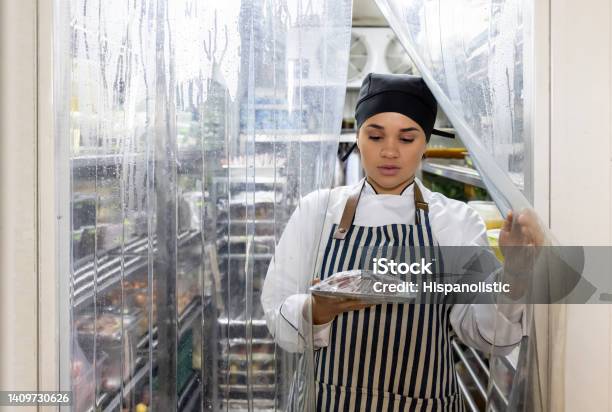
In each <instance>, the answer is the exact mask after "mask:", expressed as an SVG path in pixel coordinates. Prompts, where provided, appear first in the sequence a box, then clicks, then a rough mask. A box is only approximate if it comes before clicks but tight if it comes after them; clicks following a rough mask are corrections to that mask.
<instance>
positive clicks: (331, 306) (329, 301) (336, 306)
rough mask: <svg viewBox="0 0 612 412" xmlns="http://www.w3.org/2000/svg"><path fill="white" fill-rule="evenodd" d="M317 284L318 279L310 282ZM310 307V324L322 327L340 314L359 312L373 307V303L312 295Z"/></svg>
mask: <svg viewBox="0 0 612 412" xmlns="http://www.w3.org/2000/svg"><path fill="white" fill-rule="evenodd" d="M319 282H320V280H319V279H315V280H313V281H312V284H313V285H316V284H317V283H319ZM311 305H312V323H313V324H315V325H322V324H324V323H328V322H331V321H332V320H334V318H335V317H336V316H338V315H339V314H341V313H342V312H350V311H353V310H361V309H364V308H367V307H370V306H374V304H373V303H367V302H364V301H362V300H360V299H348V298H333V297H327V296H317V295H312V297H311Z"/></svg>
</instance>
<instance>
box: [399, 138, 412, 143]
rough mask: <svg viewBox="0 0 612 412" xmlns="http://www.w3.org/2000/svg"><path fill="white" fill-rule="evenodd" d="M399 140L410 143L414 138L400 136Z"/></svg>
mask: <svg viewBox="0 0 612 412" xmlns="http://www.w3.org/2000/svg"><path fill="white" fill-rule="evenodd" d="M400 140H401V141H402V142H404V143H412V142H414V140H415V139H414V138H408V137H402V138H401V139H400Z"/></svg>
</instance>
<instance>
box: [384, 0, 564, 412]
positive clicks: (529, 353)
mask: <svg viewBox="0 0 612 412" xmlns="http://www.w3.org/2000/svg"><path fill="white" fill-rule="evenodd" d="M377 4H378V6H379V8H380V9H381V11H382V13H383V15H384V16H385V17H386V19H387V21H388V22H389V25H390V26H391V27H392V28H393V30H394V31H395V33H396V35H397V36H398V38H399V40H400V41H401V43H402V45H403V46H404V48H405V49H406V50H407V52H408V54H409V55H410V57H411V58H412V60H413V62H414V63H415V65H416V67H417V68H418V70H419V71H420V74H421V75H422V77H423V78H424V80H425V82H426V83H427V85H428V86H429V88H430V89H431V91H432V93H433V94H434V96H435V97H436V99H437V101H438V103H439V105H440V106H441V107H442V109H443V110H444V113H445V114H446V115H447V116H448V118H449V119H450V121H451V123H452V124H453V126H454V127H455V129H456V131H457V132H458V134H459V136H460V137H461V140H462V141H463V143H464V144H465V146H466V148H467V149H468V150H469V152H470V154H471V155H472V157H473V159H474V163H475V166H476V168H477V170H478V171H479V173H480V176H481V177H482V180H483V182H484V184H485V186H486V188H487V190H488V192H489V193H490V195H491V197H492V198H493V199H494V201H495V203H496V204H497V206H498V207H499V209H500V210H501V212H502V214H503V215H504V216H505V215H506V214H507V213H508V212H509V211H511V210H513V211H521V210H523V209H529V208H531V205H530V203H529V201H528V200H527V198H526V196H525V195H524V193H522V192H521V190H519V188H518V187H517V186H522V187H523V189H524V190H526V191H527V192H528V191H529V190H530V187H531V181H530V180H531V174H530V169H531V167H530V164H529V162H530V157H529V156H530V153H529V149H528V148H529V147H530V139H531V138H532V136H531V135H530V132H531V130H532V129H531V127H530V126H531V125H530V123H529V122H530V120H531V113H530V107H531V106H530V104H529V103H530V101H531V99H532V95H531V93H532V90H531V88H530V87H529V85H530V84H531V83H530V82H529V79H528V76H526V74H527V75H528V73H529V69H530V67H529V66H528V64H529V61H525V59H524V58H523V56H525V55H526V52H525V50H524V49H525V48H527V49H528V46H529V44H530V42H531V40H532V39H531V38H530V37H529V35H530V33H531V31H530V30H529V23H530V21H529V17H530V15H529V13H530V10H529V9H528V8H527V7H526V6H525V3H523V2H521V1H514V0H509V1H476V2H467V1H454V0H453V1H446V0H434V1H422V0H415V1H410V2H406V1H400V0H377ZM515 148H518V150H515ZM500 152H501V157H500V156H499V155H497V156H496V154H499V153H500ZM502 165H503V166H504V167H502ZM510 173H513V175H512V176H513V178H514V180H513V179H512V178H511V177H510ZM515 215H516V214H515ZM539 224H540V226H541V228H542V231H543V232H544V233H545V236H546V239H547V241H546V243H547V244H552V243H557V242H554V241H553V236H552V234H551V233H550V232H549V231H548V229H547V228H546V225H544V224H542V222H541V221H540V222H539ZM524 316H525V317H526V319H527V322H526V323H527V325H528V326H527V327H528V328H530V327H531V326H532V320H533V313H532V307H531V305H528V308H527V313H526V314H524ZM496 324H499V323H496ZM503 333H504V331H498V330H496V336H495V338H494V343H495V342H497V341H498V339H499V338H500V336H498V334H503ZM519 359H520V361H521V362H519V365H518V369H517V371H516V372H515V373H514V375H513V373H512V372H513V371H512V370H511V368H508V367H507V365H508V362H502V361H501V360H500V359H499V358H497V357H495V356H493V359H492V361H491V379H490V388H489V389H490V390H489V395H490V396H489V399H488V400H487V403H488V408H490V409H491V410H498V411H499V410H539V409H541V408H542V404H541V387H540V384H539V379H538V374H537V349H536V342H535V333H531V334H530V336H529V338H528V339H524V340H523V342H522V343H521V345H520V356H519ZM503 360H505V359H503ZM534 371H535V372H534ZM515 377H516V378H517V379H514V378H515ZM518 378H520V379H518ZM507 379H510V382H513V381H514V384H512V383H511V384H509V385H508V381H507ZM491 388H495V390H492V389H491ZM500 388H501V389H500ZM528 391H529V392H531V393H533V395H532V396H531V397H530V398H529V399H527V392H528ZM500 392H501V393H502V395H503V396H501V397H496V396H494V394H495V393H500ZM500 399H501V400H500ZM508 399H510V401H509V403H507V402H508V401H507V400H508Z"/></svg>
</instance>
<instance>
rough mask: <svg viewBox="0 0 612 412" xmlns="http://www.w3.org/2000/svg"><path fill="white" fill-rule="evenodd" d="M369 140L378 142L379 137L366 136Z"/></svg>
mask: <svg viewBox="0 0 612 412" xmlns="http://www.w3.org/2000/svg"><path fill="white" fill-rule="evenodd" d="M368 137H369V138H370V140H380V139H381V137H380V136H368Z"/></svg>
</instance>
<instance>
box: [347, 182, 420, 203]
mask: <svg viewBox="0 0 612 412" xmlns="http://www.w3.org/2000/svg"><path fill="white" fill-rule="evenodd" d="M415 182H416V184H418V185H419V189H421V193H422V194H423V197H424V198H425V199H424V200H427V199H426V194H425V190H423V185H422V184H421V182H420V181H419V179H418V178H417V177H415V178H414V181H413V182H412V183H411V184H409V185H408V186H406V187H405V188H404V190H403V191H402V193H401V194H400V196H408V197H410V198H412V197H413V196H414V185H415ZM358 184H361V182H360V183H358ZM362 194H366V195H377V194H378V193H376V190H374V187H372V185H371V184H370V182H368V181H367V180H366V181H365V187H364V188H363V192H362Z"/></svg>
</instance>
